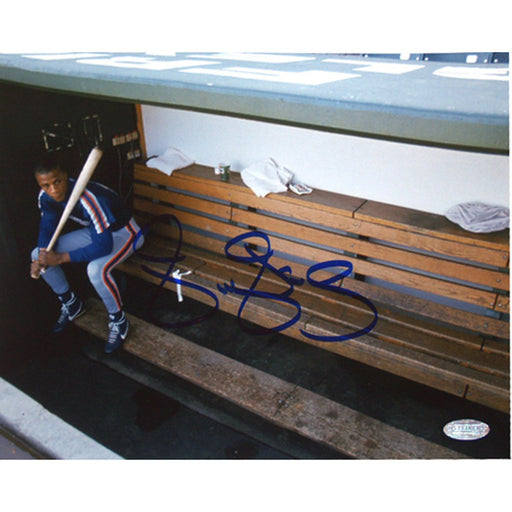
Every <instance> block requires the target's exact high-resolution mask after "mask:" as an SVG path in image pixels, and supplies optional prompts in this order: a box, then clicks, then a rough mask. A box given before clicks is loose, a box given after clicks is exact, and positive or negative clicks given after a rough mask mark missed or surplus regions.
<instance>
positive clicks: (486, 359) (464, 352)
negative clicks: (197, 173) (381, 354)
mask: <svg viewBox="0 0 512 512" xmlns="http://www.w3.org/2000/svg"><path fill="white" fill-rule="evenodd" d="M193 254H194V256H193V257H192V258H191V259H194V260H196V261H197V262H200V261H201V253H200V252H198V251H194V253H193ZM203 256H204V253H203ZM189 257H190V256H189V253H187V259H188V258H189ZM183 265H185V266H186V268H187V269H192V268H195V274H196V275H198V276H203V277H205V278H206V279H207V280H208V283H209V284H208V288H209V289H210V290H212V291H214V292H216V285H217V284H220V285H222V284H224V283H227V282H229V281H230V279H231V277H232V276H233V275H234V274H235V272H237V271H238V268H236V267H237V266H239V265H237V264H235V263H234V262H228V261H226V260H224V261H223V260H221V259H220V258H219V259H217V260H212V259H208V260H206V259H204V260H203V264H199V263H196V264H195V265H194V267H191V265H190V263H189V262H187V260H185V261H184V262H183ZM150 266H152V267H154V268H156V269H159V268H162V267H165V265H158V264H157V265H155V264H150ZM179 266H181V264H180V265H179ZM251 270H252V272H251ZM258 270H259V269H254V268H252V269H245V272H244V273H241V272H237V274H236V275H237V278H236V280H235V284H236V285H237V286H241V287H242V288H245V289H249V288H250V287H251V285H252V283H253V281H254V278H255V277H256V275H257V274H258ZM187 279H192V278H191V277H188V278H187ZM262 283H263V284H261V283H260V284H259V286H258V291H267V292H272V293H279V292H282V291H283V290H286V289H287V288H288V286H287V285H284V284H283V283H282V282H281V281H280V280H278V279H272V278H270V279H269V278H268V277H266V278H265V275H264V277H263V281H262ZM272 285H274V286H272ZM306 288H307V285H306ZM303 290H304V288H303V287H298V288H297V289H296V291H295V292H294V298H295V299H296V300H298V302H299V303H300V304H301V309H302V312H303V314H304V313H305V314H309V315H315V314H316V315H318V314H321V316H322V318H324V319H331V322H335V323H336V324H340V328H341V327H342V326H343V329H345V328H346V326H349V327H350V328H351V329H352V330H353V331H357V330H359V329H361V328H363V327H364V326H365V325H368V324H369V323H370V322H371V320H372V319H373V314H372V313H370V312H369V311H368V310H367V308H366V310H365V308H364V307H357V306H356V307H353V306H350V305H349V302H350V299H348V300H344V298H343V297H341V298H340V296H339V295H337V294H334V293H333V294H331V296H330V299H329V295H327V297H325V298H324V299H323V301H322V303H323V305H322V310H321V311H318V313H316V310H318V306H317V304H315V302H317V301H318V300H319V299H318V296H311V295H309V294H308V292H304V291H303ZM253 301H254V298H251V299H249V301H248V305H250V304H252V302H253ZM271 309H274V308H273V307H272V308H271ZM281 309H282V310H286V311H290V312H291V313H290V318H292V317H293V316H294V314H295V313H296V310H295V309H294V308H293V307H289V308H287V307H286V306H284V307H282V308H281ZM392 320H393V318H392V316H390V315H389V316H388V318H386V317H383V316H382V315H381V316H380V318H379V321H378V323H377V326H376V327H375V328H374V330H373V331H372V335H374V336H377V337H379V338H381V339H384V340H387V341H391V342H393V343H399V344H401V345H403V346H409V347H412V348H415V349H417V350H420V351H422V352H424V353H430V354H435V355H437V356H438V357H441V358H443V359H447V360H452V361H455V362H459V364H465V365H467V366H469V367H474V368H478V369H479V370H480V371H487V372H489V373H494V374H499V375H502V376H505V375H506V372H507V371H508V366H509V365H508V361H505V360H504V359H503V358H502V357H498V356H495V355H493V354H484V353H481V352H480V351H479V350H475V349H474V347H473V348H468V346H464V345H459V344H457V343H453V342H452V341H451V340H446V339H442V336H441V335H437V334H435V333H434V332H429V331H426V330H418V328H417V327H418V326H417V325H406V324H405V323H404V322H402V323H401V324H398V323H396V322H393V321H392ZM466 341H467V340H466ZM481 344H482V342H481V340H480V341H479V344H478V348H479V347H480V346H481Z"/></svg>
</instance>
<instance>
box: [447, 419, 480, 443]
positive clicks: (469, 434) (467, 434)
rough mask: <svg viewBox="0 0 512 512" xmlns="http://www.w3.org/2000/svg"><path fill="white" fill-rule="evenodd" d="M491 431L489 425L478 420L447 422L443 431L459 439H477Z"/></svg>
mask: <svg viewBox="0 0 512 512" xmlns="http://www.w3.org/2000/svg"><path fill="white" fill-rule="evenodd" d="M489 431H490V428H489V425H487V424H486V423H484V422H483V421H478V420H469V419H464V420H454V421H450V423H447V424H446V425H445V426H444V428H443V432H444V433H445V434H446V435H447V436H448V437H451V438H452V439H457V440H458V441H475V440H477V439H482V437H485V436H486V435H487V434H488V433H489Z"/></svg>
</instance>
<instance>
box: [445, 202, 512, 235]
mask: <svg viewBox="0 0 512 512" xmlns="http://www.w3.org/2000/svg"><path fill="white" fill-rule="evenodd" d="M446 218H447V219H449V220H451V221H452V222H455V224H458V225H459V226H460V227H462V228H464V229H466V230H467V231H471V232H473V233H492V232H494V231H501V230H502V229H507V228H508V227H509V209H508V208H505V207H503V206H492V205H488V204H484V203H479V202H472V203H462V204H458V205H456V206H452V207H451V208H450V209H449V210H448V211H447V212H446Z"/></svg>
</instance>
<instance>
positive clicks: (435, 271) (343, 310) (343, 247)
mask: <svg viewBox="0 0 512 512" xmlns="http://www.w3.org/2000/svg"><path fill="white" fill-rule="evenodd" d="M134 179H135V183H134V204H133V206H134V211H135V216H136V218H137V220H138V222H139V223H140V225H141V226H143V225H146V224H148V223H150V224H149V231H148V233H147V237H146V238H147V242H146V244H145V246H144V248H143V249H142V250H141V255H136V256H134V257H132V258H130V259H129V260H128V261H126V262H124V263H123V264H122V265H121V266H120V267H118V268H120V269H121V270H122V271H124V272H127V273H129V274H132V275H134V276H137V277H140V278H143V279H145V280H148V281H150V282H152V283H155V284H163V285H164V286H165V287H166V288H169V289H171V290H175V289H176V283H174V282H171V281H169V280H165V279H164V280H163V281H162V276H166V275H167V276H169V274H170V269H169V268H170V265H169V263H168V262H161V261H147V259H146V258H145V257H147V256H148V255H151V254H153V255H155V256H166V257H167V258H169V257H171V258H172V257H173V256H174V255H175V254H176V251H177V247H178V246H179V245H180V244H181V247H180V248H179V254H180V255H181V257H184V259H183V260H182V261H179V262H178V263H176V265H175V266H174V268H172V272H174V270H176V269H179V270H180V271H181V272H187V271H190V272H191V273H190V274H189V275H186V276H183V277H182V278H181V279H182V286H181V289H182V293H183V295H184V296H185V297H192V298H193V299H195V300H198V301H200V302H203V303H205V304H207V305H209V306H211V310H210V311H211V312H214V310H215V307H216V304H217V303H218V307H219V308H220V309H222V310H224V311H227V312H229V313H232V314H234V315H239V317H240V321H241V328H244V329H245V328H249V327H250V326H261V328H262V330H265V329H271V328H277V329H281V327H282V326H283V325H285V326H286V329H283V331H282V332H283V334H286V335H288V336H291V337H293V338H296V339H299V340H301V341H304V342H307V343H311V344H313V345H315V346H318V347H320V348H322V349H326V350H330V351H333V352H335V353H337V354H339V355H341V356H344V357H347V358H351V359H354V360H357V361H360V362H362V363H364V364H367V365H370V366H372V367H376V368H379V369H381V370H384V371H387V372H390V373H393V374H396V375H399V376H401V377H404V378H407V379H410V380H412V381H415V382H419V383H422V384H425V385H427V386H430V387H432V388H435V389H438V390H442V391H445V392H447V393H450V394H453V395H456V396H458V397H461V398H464V399H467V400H469V401H473V402H477V403H480V404H483V405H485V406H488V407H491V408H494V409H497V410H500V411H504V412H509V396H510V394H509V341H508V338H509V322H508V313H509V311H508V303H509V299H508V297H509V293H508V287H509V278H508V274H509V271H508V265H509V240H508V230H506V231H503V232H499V233H494V234H486V235H476V234H472V233H469V232H466V231H464V230H462V229H461V228H459V227H458V226H456V225H454V224H452V223H451V222H449V221H448V220H446V219H445V218H444V217H443V216H440V215H433V214H428V213H424V212H419V211H414V210H410V209H406V208H401V207H396V206H391V205H386V204H382V203H377V202H374V201H368V200H365V199H360V198H355V197H349V196H344V195H341V194H335V193H330V192H325V191H318V190H315V191H314V192H313V193H312V194H309V195H304V196H298V195H296V194H294V193H292V192H286V193H282V194H270V195H268V196H266V197H265V198H259V197H257V196H256V195H255V194H254V193H253V192H252V190H251V189H249V188H248V187H246V186H245V185H244V184H243V182H242V180H241V179H240V176H239V175H238V174H237V173H232V174H231V179H230V181H229V182H223V181H221V180H220V179H219V177H218V176H216V175H215V174H214V172H213V169H212V168H209V167H204V166H200V165H193V166H190V167H188V168H186V169H183V170H181V171H175V172H174V173H173V174H172V176H170V177H169V176H166V175H165V174H163V173H161V172H160V171H157V170H154V169H149V168H147V167H145V166H144V165H141V164H136V165H135V170H134ZM159 216H174V217H162V218H161V219H162V222H160V221H158V222H157V221H155V220H154V219H155V218H157V217H159ZM174 218H176V219H178V222H179V225H180V226H181V229H182V235H181V237H182V238H181V241H180V235H179V229H178V224H177V222H176V221H175V220H173V219H174ZM152 219H153V220H152ZM166 219H168V220H166ZM261 233H264V234H266V235H267V236H268V241H269V243H270V246H271V249H272V251H273V253H272V256H271V257H270V259H268V264H271V265H273V267H275V268H277V269H280V268H282V267H284V266H286V265H288V266H289V267H290V268H291V272H292V275H293V276H296V277H298V278H303V279H304V282H303V283H302V284H296V285H295V286H294V287H293V293H291V294H290V285H289V283H287V282H286V281H285V280H284V278H283V277H282V276H279V275H277V274H276V273H275V272H272V271H270V270H269V268H268V264H267V265H265V264H262V263H261V262H260V261H259V260H258V261H253V262H250V263H247V262H246V261H240V260H239V259H241V258H245V259H248V258H249V252H248V250H251V251H255V252H254V254H260V255H264V254H267V252H268V250H269V248H268V247H267V240H266V239H265V237H264V236H263V235H262V234H261ZM234 237H241V241H240V242H239V243H236V244H234V245H233V246H228V250H227V253H226V243H227V242H228V241H230V240H232V239H233V238H234ZM243 243H247V244H249V245H248V249H246V248H244V247H243ZM227 254H229V255H230V257H228V256H227ZM232 257H235V259H232ZM328 261H341V262H342V263H338V265H337V266H331V267H327V268H322V264H323V263H324V262H328ZM315 265H316V266H315ZM350 265H351V266H352V269H353V270H352V272H350V274H349V275H347V276H346V277H344V278H343V279H340V278H339V274H340V273H344V274H348V273H349V266H350ZM263 268H264V270H262V269H263ZM150 272H153V273H150ZM308 272H309V280H308V278H307V276H308ZM328 279H332V280H333V283H331V284H330V285H329V286H328V287H327V288H325V287H319V285H321V284H322V283H324V284H325V283H326V282H327V281H326V280H328ZM255 280H256V281H255ZM334 281H336V282H334ZM164 283H165V284H164ZM186 283H190V285H186ZM226 285H228V286H227V288H229V286H230V285H231V286H232V287H233V288H231V290H229V289H226ZM190 286H192V287H190ZM219 287H220V288H219ZM251 287H253V288H254V290H256V291H258V292H260V291H264V292H265V293H266V294H267V295H269V296H262V297H256V296H254V295H255V293H252V294H249V295H250V296H249V297H244V292H243V291H241V290H249V289H251ZM334 288H336V289H334ZM205 290H207V291H208V292H206V291H205ZM222 290H224V291H227V293H223V292H222ZM347 290H349V291H347ZM350 291H351V292H353V293H352V294H351V293H350ZM277 294H281V295H280V296H277ZM242 303H243V309H242V310H240V307H241V305H242ZM169 307H170V308H171V307H176V306H175V305H172V304H170V305H169ZM375 311H376V312H377V314H376V313H375ZM248 322H250V324H249V323H248ZM375 322H376V323H375ZM354 333H358V334H359V335H358V336H357V337H351V336H353V334H354ZM343 336H346V337H347V338H349V339H345V340H343V341H335V340H336V339H339V338H340V337H343Z"/></svg>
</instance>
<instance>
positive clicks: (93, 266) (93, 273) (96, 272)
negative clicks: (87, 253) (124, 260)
mask: <svg viewBox="0 0 512 512" xmlns="http://www.w3.org/2000/svg"><path fill="white" fill-rule="evenodd" d="M102 270H103V269H102V267H101V265H98V264H97V263H96V262H95V261H90V262H89V264H88V265H87V275H88V276H89V281H91V282H92V283H94V282H95V281H97V280H101V272H102Z"/></svg>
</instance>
